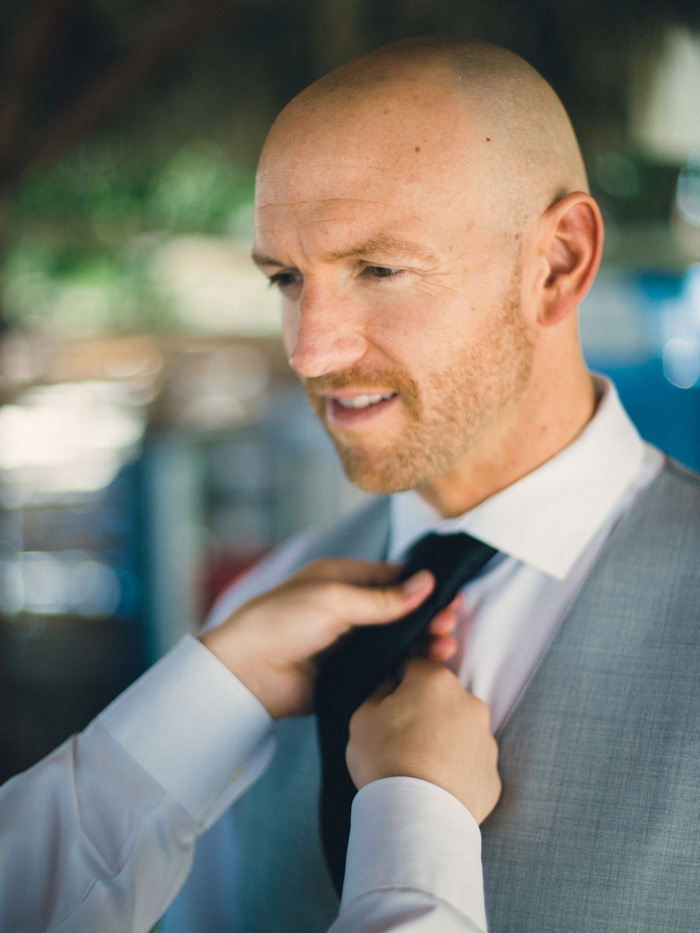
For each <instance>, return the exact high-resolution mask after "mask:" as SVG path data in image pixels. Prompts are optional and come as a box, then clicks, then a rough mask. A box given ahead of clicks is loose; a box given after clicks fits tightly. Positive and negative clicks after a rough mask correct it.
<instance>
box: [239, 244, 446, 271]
mask: <svg viewBox="0 0 700 933" xmlns="http://www.w3.org/2000/svg"><path fill="white" fill-rule="evenodd" d="M376 253H400V254H402V255H409V256H421V257H422V258H424V259H427V260H432V261H437V260H436V257H435V256H434V255H433V254H432V253H431V252H429V251H428V250H426V248H425V247H424V246H421V244H420V243H413V242H412V241H411V240H401V239H399V238H397V237H392V236H380V237H373V238H372V239H371V240H365V241H364V242H363V243H358V244H357V246H350V247H348V248H347V249H341V250H333V251H332V252H330V253H325V254H324V256H323V260H324V262H338V261H339V260H341V259H362V258H363V257H365V256H372V255H375V254H376ZM252 256H253V262H254V263H255V265H256V266H277V267H278V268H280V269H284V268H285V267H286V264H285V263H283V262H280V261H279V260H278V259H272V257H270V256H263V255H261V254H260V253H256V252H253V254H252Z"/></svg>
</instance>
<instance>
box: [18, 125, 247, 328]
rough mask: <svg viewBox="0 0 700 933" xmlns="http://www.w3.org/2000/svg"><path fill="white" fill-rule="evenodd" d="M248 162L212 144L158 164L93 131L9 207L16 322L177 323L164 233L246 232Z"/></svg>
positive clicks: (52, 324)
mask: <svg viewBox="0 0 700 933" xmlns="http://www.w3.org/2000/svg"><path fill="white" fill-rule="evenodd" d="M253 180H254V175H253V171H252V169H248V168H241V167H239V166H236V165H234V164H232V162H231V161H230V160H229V159H228V158H227V156H226V153H225V152H224V151H223V150H221V149H220V148H217V147H215V146H213V145H211V144H208V143H207V144H201V145H193V146H188V147H186V148H182V149H180V150H178V151H176V152H175V153H174V154H173V155H172V157H170V158H169V159H167V160H165V161H164V162H163V163H162V164H160V165H157V166H155V167H152V166H149V165H146V164H144V162H143V160H140V159H137V158H136V157H134V156H133V155H132V154H131V153H130V152H129V151H128V147H127V146H126V144H125V143H124V140H123V138H122V137H121V136H119V135H115V134H111V135H104V136H102V137H98V138H93V139H91V140H90V141H89V142H88V143H86V144H84V145H83V147H82V148H81V149H80V150H79V152H77V153H75V154H74V155H72V156H71V157H70V158H67V159H64V160H63V161H62V162H60V163H58V164H56V165H54V166H52V167H51V168H49V169H48V170H47V171H45V172H43V173H42V174H41V175H39V176H37V177H36V178H34V179H33V180H32V181H31V182H29V183H27V184H25V185H24V186H23V187H21V188H20V189H19V190H18V191H17V193H16V195H15V197H14V198H13V201H12V203H11V205H10V221H11V222H10V238H9V243H8V247H7V252H6V259H5V264H4V270H3V272H4V274H3V283H2V303H3V307H4V311H5V315H6V318H7V321H8V323H9V324H10V325H12V326H16V327H21V328H30V329H32V328H36V327H39V328H41V329H46V328H48V329H50V330H57V331H61V332H66V331H67V332H76V331H77V332H94V331H96V330H112V331H114V330H116V331H131V330H141V329H144V328H148V329H151V330H153V329H156V330H162V329H168V330H170V329H176V328H177V327H179V326H181V325H180V324H179V322H178V320H177V318H176V316H175V315H174V314H173V313H172V309H171V307H170V301H169V299H168V297H167V296H166V295H164V294H163V293H162V290H160V289H159V287H158V284H157V283H156V282H155V281H154V277H153V275H152V270H151V259H152V256H153V253H154V250H156V249H157V248H158V247H159V246H161V245H162V244H163V243H164V242H165V241H167V239H168V238H170V237H173V236H179V235H189V234H197V233H203V234H209V235H212V234H213V235H221V236H232V235H233V236H235V235H244V236H250V232H249V230H248V229H241V228H242V227H243V228H247V226H248V221H247V218H248V216H249V213H250V204H251V202H252V197H253Z"/></svg>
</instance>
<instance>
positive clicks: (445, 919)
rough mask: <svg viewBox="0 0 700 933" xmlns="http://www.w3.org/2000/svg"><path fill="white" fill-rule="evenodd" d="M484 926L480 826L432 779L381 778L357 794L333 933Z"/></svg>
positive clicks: (422, 932) (444, 931) (468, 932)
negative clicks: (338, 908) (337, 915)
mask: <svg viewBox="0 0 700 933" xmlns="http://www.w3.org/2000/svg"><path fill="white" fill-rule="evenodd" d="M379 930H381V931H382V933H393V931H395V930H396V931H401V933H435V931H436V930H440V933H485V931H486V910H485V905H484V890H483V875H482V868H481V833H480V831H479V827H478V826H477V824H476V822H475V820H474V818H473V817H472V815H471V814H470V813H469V811H468V810H467V809H466V807H464V806H463V805H462V804H461V803H460V802H459V801H458V800H457V799H456V798H455V797H453V796H452V795H451V794H449V793H448V792H447V791H445V790H443V789H442V788H440V787H437V786H436V785H435V784H430V783H428V782H427V781H419V780H417V779H416V778H401V777H396V778H384V779H383V780H380V781H374V782H372V783H371V784H367V785H366V786H365V787H363V788H362V790H361V791H360V792H359V793H358V794H357V796H356V797H355V800H354V802H353V809H352V826H351V832H350V841H349V844H348V856H347V866H346V872H345V883H344V886H343V896H342V900H341V907H340V915H339V917H338V919H337V920H336V922H335V923H334V924H333V926H332V927H331V929H330V931H329V933H370V931H373V933H375V931H379Z"/></svg>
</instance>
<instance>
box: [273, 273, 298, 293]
mask: <svg viewBox="0 0 700 933" xmlns="http://www.w3.org/2000/svg"><path fill="white" fill-rule="evenodd" d="M299 282H301V276H300V275H299V273H298V272H276V273H275V274H274V275H271V276H270V285H271V286H275V287H276V288H279V289H281V290H282V291H284V289H285V288H290V287H291V286H292V285H298V284H299Z"/></svg>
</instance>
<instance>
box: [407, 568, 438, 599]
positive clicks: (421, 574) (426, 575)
mask: <svg viewBox="0 0 700 933" xmlns="http://www.w3.org/2000/svg"><path fill="white" fill-rule="evenodd" d="M430 580H432V574H431V573H430V571H429V570H419V571H418V573H414V574H413V576H412V577H409V578H408V580H406V582H405V583H404V585H403V591H404V593H406V594H408V595H410V594H411V593H415V592H416V590H422V589H423V587H424V586H425V585H426V583H428V582H429V581H430Z"/></svg>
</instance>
